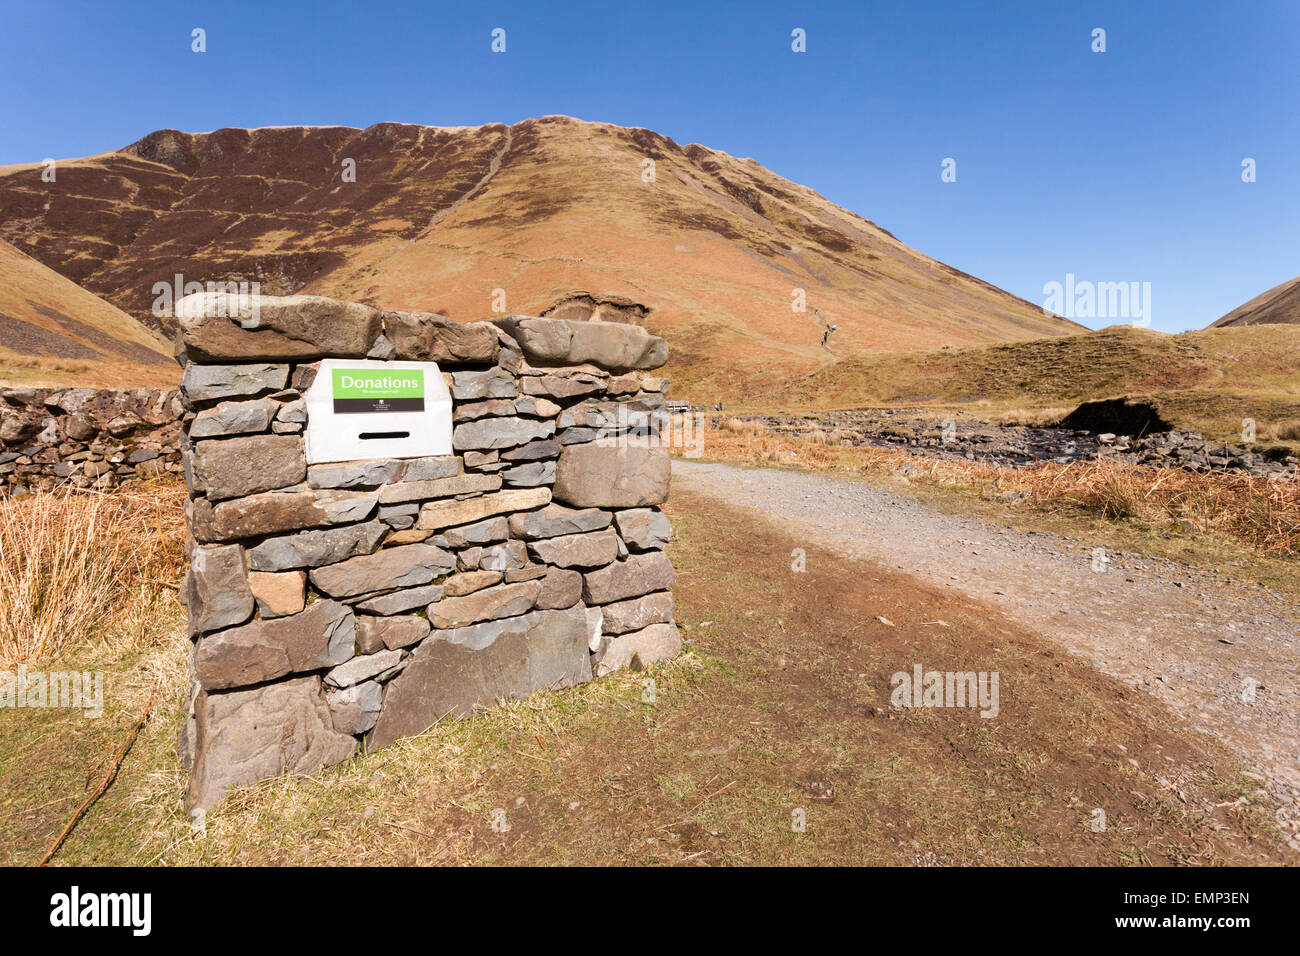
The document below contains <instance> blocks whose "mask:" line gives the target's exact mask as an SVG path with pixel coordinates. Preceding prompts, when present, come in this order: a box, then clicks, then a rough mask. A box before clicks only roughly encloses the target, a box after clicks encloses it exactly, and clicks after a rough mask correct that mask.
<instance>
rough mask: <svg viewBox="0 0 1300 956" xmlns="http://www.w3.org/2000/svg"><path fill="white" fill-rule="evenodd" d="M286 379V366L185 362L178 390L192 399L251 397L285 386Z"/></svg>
mask: <svg viewBox="0 0 1300 956" xmlns="http://www.w3.org/2000/svg"><path fill="white" fill-rule="evenodd" d="M288 381H289V366H287V365H270V364H264V363H259V364H254V363H249V364H246V365H193V364H191V365H186V366H185V374H184V375H182V376H181V394H182V395H184V396H185V398H186V400H187V401H190V402H192V403H198V402H212V401H218V400H222V399H228V398H253V397H254V396H257V395H261V394H262V393H263V392H274V391H278V390H280V389H282V388H284V386H285V384H286V383H288Z"/></svg>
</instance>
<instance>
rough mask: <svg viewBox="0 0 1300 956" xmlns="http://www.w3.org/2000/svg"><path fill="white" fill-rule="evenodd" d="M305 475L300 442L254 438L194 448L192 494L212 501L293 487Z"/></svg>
mask: <svg viewBox="0 0 1300 956" xmlns="http://www.w3.org/2000/svg"><path fill="white" fill-rule="evenodd" d="M306 476H307V457H306V454H305V451H304V449H303V443H302V439H301V438H298V437H296V436H293V435H255V436H251V437H248V438H228V439H226V440H225V441H201V442H198V443H197V444H196V445H195V446H194V480H195V485H196V487H195V488H194V490H195V491H198V492H206V494H207V496H208V498H209V499H210V500H212V501H219V500H222V499H225V498H239V497H243V496H244V495H251V494H256V493H257V492H259V491H272V490H274V489H276V488H286V487H288V486H290V485H296V484H298V483H299V482H300V481H302V480H303V479H304V478H305V477H306Z"/></svg>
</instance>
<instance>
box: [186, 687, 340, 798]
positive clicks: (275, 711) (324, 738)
mask: <svg viewBox="0 0 1300 956" xmlns="http://www.w3.org/2000/svg"><path fill="white" fill-rule="evenodd" d="M194 713H195V726H194V740H195V745H194V747H195V758H194V765H193V768H192V770H191V772H190V781H189V787H188V789H187V790H186V798H185V805H186V808H187V809H188V810H195V809H203V810H208V809H211V808H212V807H213V806H214V805H215V804H216V803H217V802H218V801H220V800H221V799H222V798H223V797H224V796H225V795H226V793H227V791H228V790H229V789H230V788H231V787H237V786H240V785H242V784H246V783H252V782H253V781H255V780H261V779H262V778H264V777H272V776H275V775H277V774H281V773H294V774H306V773H313V772H315V771H317V770H319V769H320V768H322V767H327V766H330V765H331V764H336V763H340V762H342V761H344V760H347V759H348V758H349V757H351V756H352V755H353V754H354V753H356V749H357V741H356V738H355V737H353V736H351V735H350V734H348V733H346V732H340V731H338V730H336V729H335V727H334V724H333V721H332V719H331V716H330V707H329V704H328V703H327V702H326V699H325V698H324V696H322V694H321V690H320V679H319V678H317V677H301V678H297V679H294V680H287V681H281V682H279V683H276V684H268V685H266V686H265V687H254V688H251V689H249V690H241V691H234V692H232V693H224V694H208V693H203V692H200V693H199V695H198V697H197V699H196V700H195V704H194Z"/></svg>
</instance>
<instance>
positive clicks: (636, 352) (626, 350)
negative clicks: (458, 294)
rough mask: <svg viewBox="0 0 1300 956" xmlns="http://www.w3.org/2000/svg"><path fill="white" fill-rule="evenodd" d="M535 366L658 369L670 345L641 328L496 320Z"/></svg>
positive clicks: (619, 324) (527, 318)
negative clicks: (588, 365)
mask: <svg viewBox="0 0 1300 956" xmlns="http://www.w3.org/2000/svg"><path fill="white" fill-rule="evenodd" d="M494 321H495V322H496V324H497V325H498V326H500V327H501V328H502V329H504V330H505V331H506V333H507V334H509V335H510V337H511V338H513V339H514V340H515V341H516V342H518V343H519V346H520V348H521V349H522V350H523V353H524V356H525V357H526V358H527V359H528V361H530V362H533V363H534V364H545V365H581V364H583V363H584V362H590V363H591V364H592V365H595V366H598V367H599V368H602V369H605V370H606V371H610V372H624V371H630V370H633V369H654V368H658V367H659V366H661V365H663V364H664V363H665V362H667V361H668V343H667V342H665V341H664V340H663V339H661V338H660V337H659V336H657V335H651V334H650V333H649V332H647V331H646V330H645V329H643V328H641V327H640V326H638V325H629V324H627V323H623V322H578V321H571V320H567V319H540V318H533V317H530V316H518V315H510V316H505V317H504V318H500V319H496V320H494Z"/></svg>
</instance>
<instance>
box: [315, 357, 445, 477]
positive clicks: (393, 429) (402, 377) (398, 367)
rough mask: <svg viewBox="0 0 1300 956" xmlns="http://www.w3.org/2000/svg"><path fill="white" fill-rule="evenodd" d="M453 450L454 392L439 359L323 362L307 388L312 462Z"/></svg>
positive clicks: (427, 453)
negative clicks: (441, 369) (452, 404)
mask: <svg viewBox="0 0 1300 956" xmlns="http://www.w3.org/2000/svg"><path fill="white" fill-rule="evenodd" d="M451 453H452V449H451V394H450V393H449V392H448V391H447V384H446V383H445V382H444V381H443V380H442V373H441V372H440V371H438V365H437V363H435V362H378V361H370V360H358V361H348V360H346V359H326V360H324V361H322V362H321V363H320V371H319V372H318V373H317V374H316V380H315V381H314V382H313V383H312V386H311V388H309V389H308V390H307V461H308V463H309V464H313V465H314V464H319V463H321V462H331V461H356V460H358V459H362V458H422V457H425V456H427V455H450V454H451Z"/></svg>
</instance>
